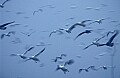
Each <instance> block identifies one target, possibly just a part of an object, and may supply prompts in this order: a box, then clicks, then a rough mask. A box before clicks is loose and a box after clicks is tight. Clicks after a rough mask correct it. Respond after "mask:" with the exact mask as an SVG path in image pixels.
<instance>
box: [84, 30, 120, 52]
mask: <svg viewBox="0 0 120 78" xmlns="http://www.w3.org/2000/svg"><path fill="white" fill-rule="evenodd" d="M114 32H115V34H114V35H113V36H112V37H111V38H110V39H109V40H108V41H107V42H106V43H103V44H101V43H98V41H99V40H101V39H102V38H104V37H106V36H107V35H108V33H110V32H108V33H107V35H104V36H102V37H101V38H99V39H97V40H96V41H94V42H92V43H91V44H90V45H88V46H87V47H85V48H84V50H85V49H87V48H88V47H90V46H92V45H96V46H97V47H99V46H105V45H106V46H109V47H113V46H114V43H112V41H113V40H114V38H115V37H116V36H117V35H118V34H119V30H114Z"/></svg>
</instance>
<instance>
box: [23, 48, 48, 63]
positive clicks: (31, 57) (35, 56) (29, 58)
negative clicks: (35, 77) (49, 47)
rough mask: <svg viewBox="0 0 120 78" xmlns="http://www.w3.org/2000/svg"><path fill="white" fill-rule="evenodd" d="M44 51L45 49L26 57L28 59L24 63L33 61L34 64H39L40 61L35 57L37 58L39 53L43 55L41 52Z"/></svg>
mask: <svg viewBox="0 0 120 78" xmlns="http://www.w3.org/2000/svg"><path fill="white" fill-rule="evenodd" d="M45 49H46V48H44V49H42V50H41V51H40V52H38V53H37V54H35V55H33V56H30V57H28V58H27V59H26V60H25V62H26V61H28V60H33V61H35V63H37V62H40V60H39V59H38V58H37V57H38V56H39V55H40V54H41V53H43V52H44V51H45Z"/></svg>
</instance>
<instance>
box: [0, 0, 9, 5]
mask: <svg viewBox="0 0 120 78" xmlns="http://www.w3.org/2000/svg"><path fill="white" fill-rule="evenodd" d="M8 1H10V0H6V1H4V2H3V3H2V5H5V3H6V2H8Z"/></svg>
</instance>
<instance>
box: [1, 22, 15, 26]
mask: <svg viewBox="0 0 120 78" xmlns="http://www.w3.org/2000/svg"><path fill="white" fill-rule="evenodd" d="M14 22H15V21H12V22H9V23H5V24H3V25H0V27H5V26H7V25H9V24H12V23H14Z"/></svg>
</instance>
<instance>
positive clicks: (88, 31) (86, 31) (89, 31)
mask: <svg viewBox="0 0 120 78" xmlns="http://www.w3.org/2000/svg"><path fill="white" fill-rule="evenodd" d="M92 31H93V30H85V31H83V32H81V33H79V34H78V35H77V36H76V37H75V39H74V40H76V39H77V38H78V37H79V36H81V35H83V34H85V33H86V34H89V33H92Z"/></svg>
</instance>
